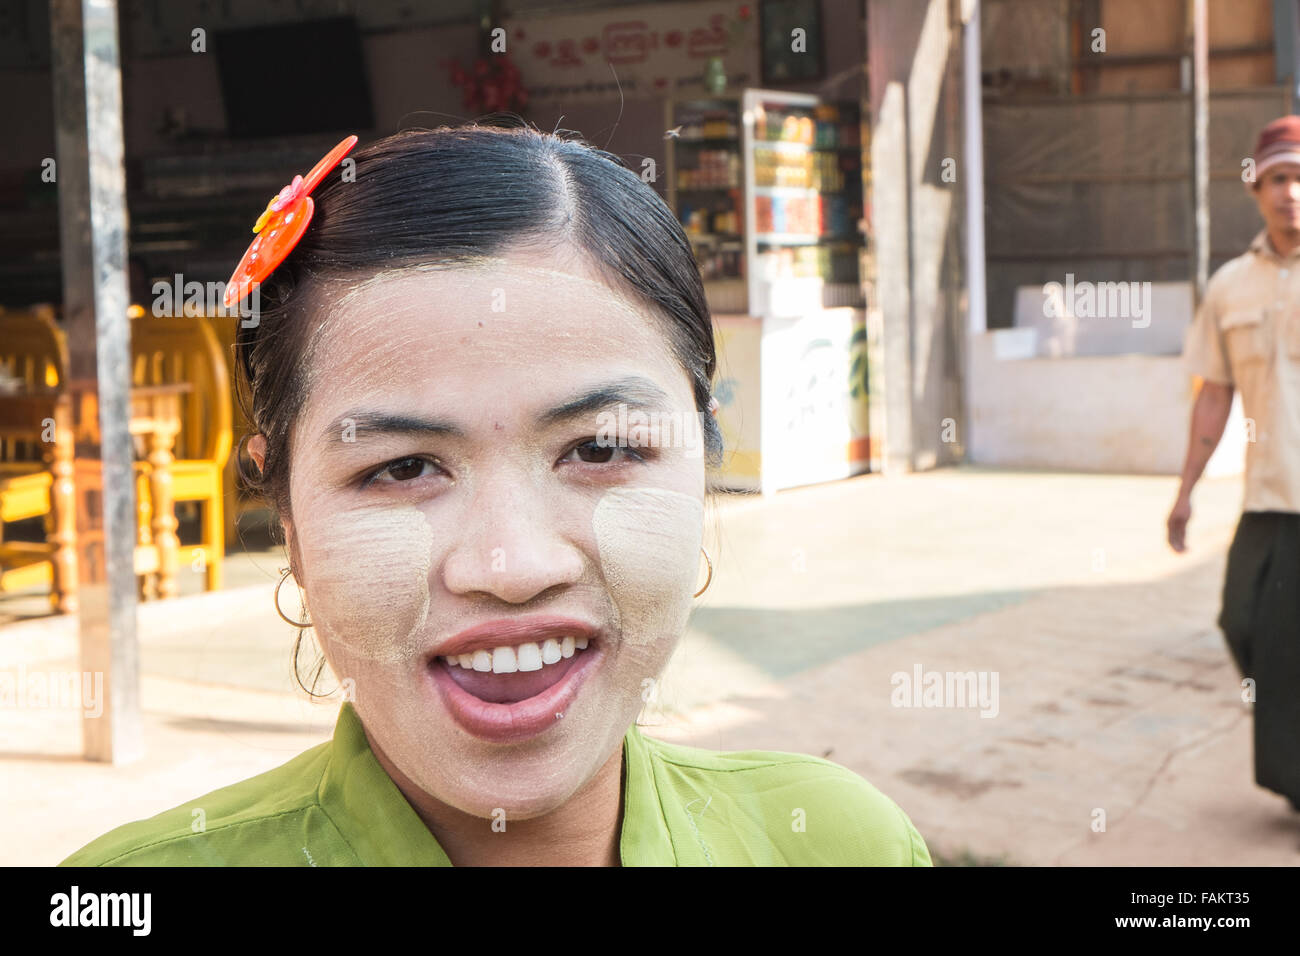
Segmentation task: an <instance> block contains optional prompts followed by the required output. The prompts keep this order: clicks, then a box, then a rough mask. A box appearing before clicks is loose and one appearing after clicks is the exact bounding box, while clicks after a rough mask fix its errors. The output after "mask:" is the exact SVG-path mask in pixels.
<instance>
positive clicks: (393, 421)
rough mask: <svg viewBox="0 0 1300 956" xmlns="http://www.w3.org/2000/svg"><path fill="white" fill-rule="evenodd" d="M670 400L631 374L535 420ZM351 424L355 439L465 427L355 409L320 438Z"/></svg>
mask: <svg viewBox="0 0 1300 956" xmlns="http://www.w3.org/2000/svg"><path fill="white" fill-rule="evenodd" d="M671 404H672V401H671V399H670V398H669V397H668V393H667V392H665V391H664V390H663V389H661V388H660V387H659V386H658V385H656V384H655V383H654V382H652V381H650V379H648V378H642V377H640V376H631V377H629V378H623V379H617V380H615V381H612V382H606V383H604V384H601V385H597V386H596V387H594V388H591V389H588V390H587V391H585V392H581V393H579V394H578V395H576V396H574V397H573V398H571V399H569V400H568V401H567V402H565V403H564V404H562V405H557V406H556V407H555V408H552V409H549V410H547V411H545V412H543V413H542V414H541V415H539V416H538V417H537V424H538V425H539V426H541V427H543V428H547V427H551V426H554V425H558V424H561V423H563V422H568V421H572V420H574V419H576V418H582V417H584V416H587V415H595V414H596V413H597V412H600V411H602V410H604V409H607V408H609V407H610V406H612V405H627V406H628V407H629V408H635V409H644V410H650V409H665V410H666V409H668V408H669V407H670V406H671ZM349 426H351V428H352V430H353V438H354V439H355V440H357V441H360V440H362V439H363V438H365V437H369V436H371V435H379V434H395V435H445V436H449V437H451V438H464V437H465V431H464V429H462V428H461V427H460V426H458V425H454V424H452V423H451V422H449V421H446V420H445V419H438V418H418V417H415V416H412V415H399V414H392V413H389V412H377V411H367V410H364V409H358V410H356V411H351V412H347V413H345V414H343V415H340V416H339V417H338V418H336V419H334V421H332V422H330V423H329V424H328V425H327V426H325V430H324V431H323V432H321V439H322V440H323V441H325V442H342V441H343V434H344V430H345V429H346V428H348V427H349Z"/></svg>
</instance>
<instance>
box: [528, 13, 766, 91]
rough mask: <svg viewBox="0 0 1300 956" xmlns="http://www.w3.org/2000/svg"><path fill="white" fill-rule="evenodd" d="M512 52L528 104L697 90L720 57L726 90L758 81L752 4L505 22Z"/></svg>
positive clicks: (533, 17)
mask: <svg viewBox="0 0 1300 956" xmlns="http://www.w3.org/2000/svg"><path fill="white" fill-rule="evenodd" d="M506 36H507V37H508V38H509V39H508V44H509V52H510V54H511V58H512V59H513V60H514V62H515V63H516V65H517V66H518V67H519V71H520V73H521V75H522V78H523V84H524V88H525V89H526V90H528V96H529V100H530V102H552V103H569V102H581V101H588V102H590V101H592V100H610V99H614V100H617V99H618V95H619V89H620V88H621V89H622V92H623V96H624V97H625V98H627V99H634V98H645V97H651V96H699V95H701V94H705V93H706V92H707V90H706V88H705V85H704V70H705V66H706V65H707V64H708V62H709V60H710V59H711V58H713V57H721V58H722V62H723V66H724V70H725V72H726V75H727V85H728V86H729V87H732V88H739V87H744V86H753V85H755V84H756V83H757V81H758V66H759V62H758V13H757V9H756V7H755V5H754V4H751V3H737V2H734V0H730V2H720V0H702V2H699V3H672V4H647V5H645V6H629V7H615V8H611V9H604V10H590V11H585V12H583V13H581V14H573V15H568V16H545V17H543V16H518V17H512V18H511V19H509V20H507V21H506Z"/></svg>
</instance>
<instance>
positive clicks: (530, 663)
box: [440, 635, 589, 674]
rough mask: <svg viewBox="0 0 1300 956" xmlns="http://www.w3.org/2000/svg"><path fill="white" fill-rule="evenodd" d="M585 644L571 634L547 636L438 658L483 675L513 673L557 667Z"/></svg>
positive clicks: (451, 664) (585, 646)
mask: <svg viewBox="0 0 1300 956" xmlns="http://www.w3.org/2000/svg"><path fill="white" fill-rule="evenodd" d="M588 643H589V642H588V640H587V638H585V637H574V636H572V635H567V636H565V637H562V638H559V639H556V638H554V637H548V638H547V639H546V640H545V641H542V642H541V643H540V644H539V643H537V642H536V641H529V642H528V643H526V644H519V645H517V646H514V647H494V648H492V649H491V650H487V649H483V650H478V651H470V652H469V653H467V654H452V655H450V656H444V657H442V658H440V659H441V660H443V661H445V662H446V663H447V666H448V667H455V666H459V667H463V668H465V669H466V670H476V671H478V672H479V673H482V674H486V673H488V672H492V673H496V674H513V673H515V672H516V671H539V670H541V669H542V668H543V667H545V666H547V665H548V664H558V663H559V662H560V661H562V660H564V659H565V658H569V657H572V656H573V655H574V654H576V653H577V652H578V651H581V650H586V648H587V645H588Z"/></svg>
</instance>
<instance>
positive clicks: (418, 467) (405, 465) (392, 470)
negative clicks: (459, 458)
mask: <svg viewBox="0 0 1300 956" xmlns="http://www.w3.org/2000/svg"><path fill="white" fill-rule="evenodd" d="M426 466H427V467H429V468H436V467H437V462H435V461H434V460H433V459H430V458H419V457H411V458H398V459H395V460H393V461H390V462H389V463H388V464H386V465H384V466H383V467H382V468H379V469H377V470H376V471H373V472H371V473H370V474H369V475H367V476H366V478H365V480H364V481H363V482H362V484H361V487H363V488H366V487H369V486H370V485H372V484H378V485H392V484H398V483H402V482H409V481H414V480H415V479H417V478H423V477H424V476H425V468H426ZM385 476H388V477H385Z"/></svg>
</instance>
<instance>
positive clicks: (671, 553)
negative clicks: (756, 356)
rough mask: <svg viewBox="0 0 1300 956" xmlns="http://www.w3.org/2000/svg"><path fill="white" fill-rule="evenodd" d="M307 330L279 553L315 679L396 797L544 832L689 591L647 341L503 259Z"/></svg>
mask: <svg viewBox="0 0 1300 956" xmlns="http://www.w3.org/2000/svg"><path fill="white" fill-rule="evenodd" d="M318 315H319V316H321V319H322V321H321V322H320V324H319V325H318V326H317V329H316V331H315V333H313V334H314V338H311V339H309V342H308V347H307V351H306V354H305V360H306V362H307V366H308V368H310V369H311V371H310V373H309V380H308V382H307V389H308V392H307V399H306V403H305V405H304V408H303V412H302V414H301V416H300V418H299V419H298V421H297V422H296V424H295V426H294V432H293V438H292V444H291V452H290V506H291V511H292V517H291V519H290V520H286V522H285V530H286V535H287V540H288V541H289V542H290V547H291V548H292V549H293V554H294V561H295V566H296V568H297V571H298V580H299V583H300V584H301V585H302V587H303V589H304V591H305V594H306V602H307V608H308V612H309V614H310V618H311V620H312V622H313V624H314V626H315V632H316V635H317V637H318V639H319V641H320V643H321V646H322V648H323V650H324V652H325V655H326V658H327V659H328V661H329V663H330V666H331V668H332V669H333V671H334V673H335V675H336V676H337V677H338V679H339V680H340V681H341V682H343V687H344V690H345V693H346V695H347V696H348V697H350V698H351V699H352V701H353V705H354V707H355V708H356V710H357V712H358V714H359V715H360V716H361V719H362V722H363V723H364V725H365V727H366V732H367V735H368V736H369V738H370V740H371V741H372V743H373V744H374V745H376V747H377V748H378V749H379V750H380V751H381V752H382V753H383V754H384V755H385V756H386V757H387V759H388V760H389V761H391V763H392V764H393V765H394V766H396V768H397V769H398V770H400V771H401V773H402V775H404V776H405V777H406V779H407V780H409V781H410V782H412V783H414V784H415V785H416V786H418V787H420V788H421V789H422V790H424V791H425V792H426V793H428V794H429V795H431V796H433V797H434V798H436V799H437V800H439V801H442V802H443V803H445V804H448V805H450V806H453V807H455V808H457V809H459V810H461V811H463V812H465V813H469V814H473V815H475V816H480V817H490V816H492V815H493V812H494V811H498V810H504V811H505V814H506V816H507V817H509V818H514V819H526V818H528V817H533V816H538V815H541V814H544V813H547V812H549V811H551V810H553V809H555V808H557V807H559V806H560V805H562V804H563V803H564V802H565V801H566V800H568V798H569V797H571V796H572V795H573V794H574V793H575V791H577V790H578V789H579V788H580V787H581V786H582V785H583V784H584V783H586V782H587V781H588V780H589V779H591V778H592V777H593V776H594V775H595V773H596V772H597V770H599V769H600V768H601V766H602V765H603V764H604V763H605V762H606V761H607V760H608V759H610V757H611V756H612V755H613V754H614V752H615V751H616V749H617V748H618V747H619V746H620V743H621V740H622V736H623V734H624V733H625V732H626V730H627V728H628V727H629V726H630V725H631V724H632V722H633V721H634V720H635V719H636V716H637V714H638V711H639V710H640V708H641V706H642V703H643V699H642V694H643V691H644V690H645V688H647V687H648V686H651V685H649V684H647V683H646V682H647V681H653V680H656V679H657V678H658V676H659V674H660V672H661V671H662V669H663V667H664V665H665V664H666V663H667V661H668V658H669V656H670V655H671V653H672V651H673V649H674V646H675V644H676V642H677V640H678V638H679V636H680V635H681V633H682V631H683V629H684V627H685V624H686V619H687V616H688V614H689V611H690V606H691V600H692V592H693V591H695V590H696V588H697V586H698V585H697V583H696V582H697V578H698V570H699V547H700V542H701V539H702V534H703V499H704V461H703V456H702V448H701V446H702V439H701V428H700V418H699V415H698V413H697V412H696V409H695V404H694V401H693V398H692V390H691V384H690V380H689V378H688V376H687V374H686V372H685V371H684V370H683V369H682V367H681V365H680V364H679V363H678V362H677V360H676V359H675V357H674V356H673V354H672V352H671V350H670V347H669V343H668V340H667V338H666V333H665V329H664V325H663V321H662V320H659V319H656V318H655V317H653V316H652V315H650V314H648V313H647V312H646V311H645V310H644V309H643V308H638V307H637V306H635V305H634V304H633V303H632V302H630V301H629V300H628V299H627V298H625V297H623V296H621V295H619V294H617V293H616V292H614V291H613V290H611V289H610V288H609V287H608V286H607V285H605V284H604V283H602V282H601V281H599V279H598V278H597V277H596V276H595V274H594V273H592V272H590V271H588V270H587V269H586V268H585V267H583V266H582V265H578V264H575V262H574V261H573V257H564V258H560V257H558V256H555V255H551V256H547V257H540V256H538V255H528V256H525V255H522V254H515V255H510V256H507V257H506V258H504V259H499V260H492V261H491V262H489V263H486V264H482V265H474V266H463V267H456V268H444V269H441V270H418V271H417V270H409V269H408V270H403V271H401V272H395V273H390V274H389V275H387V276H381V277H378V278H376V279H373V280H370V281H369V282H368V283H365V284H363V285H361V286H358V287H355V288H354V289H353V290H352V291H351V292H349V293H347V294H346V295H343V296H341V297H339V298H337V299H335V300H333V301H332V302H327V303H326V304H325V307H324V308H323V309H322V310H321V311H320V312H319V313H318ZM620 405H622V408H620ZM638 413H644V414H645V415H646V417H647V418H648V419H649V418H650V416H651V414H655V413H657V415H658V416H660V417H659V422H658V423H659V426H660V427H659V429H658V432H657V433H654V432H652V430H651V429H650V428H646V427H640V428H638V427H636V426H637V424H638ZM620 414H621V415H622V416H623V417H622V418H621V419H620ZM620 420H621V421H622V422H624V423H625V424H624V425H623V429H624V430H623V431H620V426H619V422H620ZM650 421H651V422H653V419H650ZM638 442H639V443H641V447H635V445H636V444H637V443H638ZM649 442H654V444H653V445H650V444H648V443H649ZM615 444H622V445H631V446H633V447H614V445H615ZM583 644H585V645H586V646H585V648H584V647H582V645H583ZM449 658H451V659H449Z"/></svg>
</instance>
